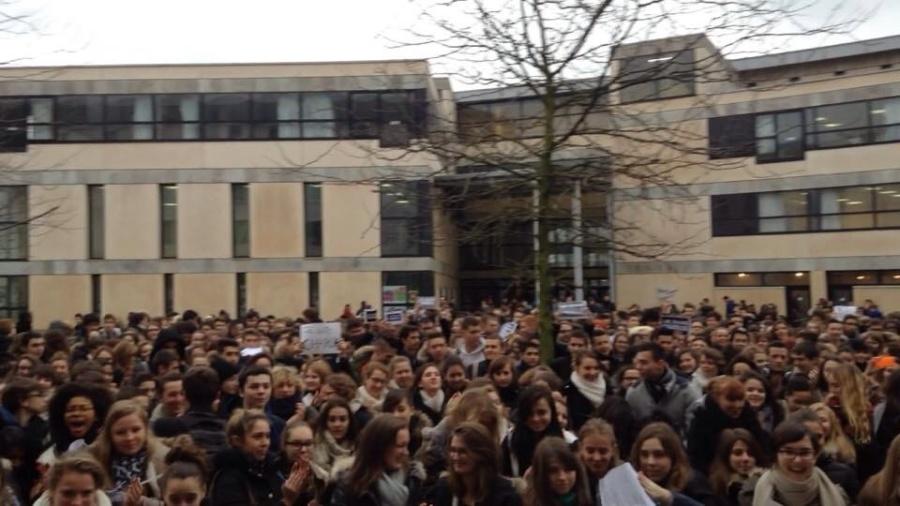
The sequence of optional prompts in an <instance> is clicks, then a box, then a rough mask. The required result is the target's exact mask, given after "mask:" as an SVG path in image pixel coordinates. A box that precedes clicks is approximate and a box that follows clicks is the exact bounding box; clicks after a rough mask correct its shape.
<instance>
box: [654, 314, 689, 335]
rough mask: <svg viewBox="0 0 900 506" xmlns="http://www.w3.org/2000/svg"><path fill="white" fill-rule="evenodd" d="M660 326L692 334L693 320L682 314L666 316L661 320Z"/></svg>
mask: <svg viewBox="0 0 900 506" xmlns="http://www.w3.org/2000/svg"><path fill="white" fill-rule="evenodd" d="M660 326H661V327H663V328H666V329H671V330H674V331H676V332H681V333H683V334H690V333H691V319H690V318H689V317H687V316H684V315H680V314H664V315H662V318H661V319H660Z"/></svg>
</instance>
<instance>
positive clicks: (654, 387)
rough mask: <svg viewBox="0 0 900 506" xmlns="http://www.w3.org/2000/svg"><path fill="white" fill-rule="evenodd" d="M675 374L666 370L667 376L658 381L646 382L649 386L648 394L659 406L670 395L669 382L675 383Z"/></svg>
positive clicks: (664, 375)
mask: <svg viewBox="0 0 900 506" xmlns="http://www.w3.org/2000/svg"><path fill="white" fill-rule="evenodd" d="M674 377H675V373H673V372H672V370H671V369H669V368H666V372H665V374H663V375H662V377H661V378H659V380H657V381H651V380H649V379H648V380H645V383H646V384H647V392H648V393H649V394H650V397H652V398H653V402H654V403H656V404H659V403H660V401H662V400H663V398H664V397H665V396H666V394H667V393H669V388H668V387H669V382H671V381H673V380H674Z"/></svg>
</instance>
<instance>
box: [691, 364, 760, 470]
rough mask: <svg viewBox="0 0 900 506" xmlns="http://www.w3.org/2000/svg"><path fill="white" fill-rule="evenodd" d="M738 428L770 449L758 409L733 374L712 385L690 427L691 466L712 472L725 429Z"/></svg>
mask: <svg viewBox="0 0 900 506" xmlns="http://www.w3.org/2000/svg"><path fill="white" fill-rule="evenodd" d="M737 428H741V429H746V430H747V431H749V432H750V433H751V434H753V437H754V438H756V441H757V442H758V443H759V445H760V446H761V447H762V448H764V449H766V448H768V446H769V437H768V435H767V434H766V433H765V432H764V431H763V430H762V427H760V425H759V419H758V418H757V417H756V412H755V411H754V410H753V408H751V407H750V405H749V404H747V402H746V395H745V393H744V386H743V384H741V382H740V381H738V380H737V379H735V378H731V377H729V378H725V379H723V380H720V381H717V382H716V383H715V384H714V385H713V386H712V387H711V388H710V393H709V394H707V395H706V397H705V398H704V399H703V401H702V405H701V406H700V407H699V408H698V409H697V411H696V412H695V414H694V419H693V422H692V423H691V426H690V427H689V428H688V434H687V453H688V458H689V459H690V462H691V467H693V468H694V469H696V470H697V471H699V472H701V473H704V474H707V473H709V466H710V464H712V459H713V457H714V455H715V451H716V446H717V445H718V444H719V436H720V435H721V434H722V431H723V430H725V429H737Z"/></svg>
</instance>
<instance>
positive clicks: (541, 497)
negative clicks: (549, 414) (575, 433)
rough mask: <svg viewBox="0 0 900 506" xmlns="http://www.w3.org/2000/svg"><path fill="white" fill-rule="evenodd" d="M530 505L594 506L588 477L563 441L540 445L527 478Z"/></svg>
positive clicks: (547, 440) (547, 439)
mask: <svg viewBox="0 0 900 506" xmlns="http://www.w3.org/2000/svg"><path fill="white" fill-rule="evenodd" d="M526 482H527V488H526V490H525V494H524V495H525V501H524V502H525V504H526V505H528V506H591V505H592V504H593V501H592V500H591V493H590V489H589V487H588V478H587V474H586V473H585V471H584V467H583V466H582V465H581V462H580V461H579V460H578V457H576V456H575V454H574V453H572V450H571V449H570V448H569V445H568V444H567V443H566V442H565V441H564V440H563V439H561V438H557V437H545V438H544V439H542V440H541V442H540V443H538V445H537V448H535V450H534V457H533V458H532V460H531V471H530V472H529V473H528V477H527V479H526Z"/></svg>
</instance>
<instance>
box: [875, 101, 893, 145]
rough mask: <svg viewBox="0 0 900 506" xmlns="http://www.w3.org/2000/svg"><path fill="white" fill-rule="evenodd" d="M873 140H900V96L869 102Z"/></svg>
mask: <svg viewBox="0 0 900 506" xmlns="http://www.w3.org/2000/svg"><path fill="white" fill-rule="evenodd" d="M869 104H870V105H869V118H870V122H871V124H872V126H873V128H872V141H873V142H893V141H900V97H895V98H886V99H884V100H873V101H872V102H870V103H869Z"/></svg>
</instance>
